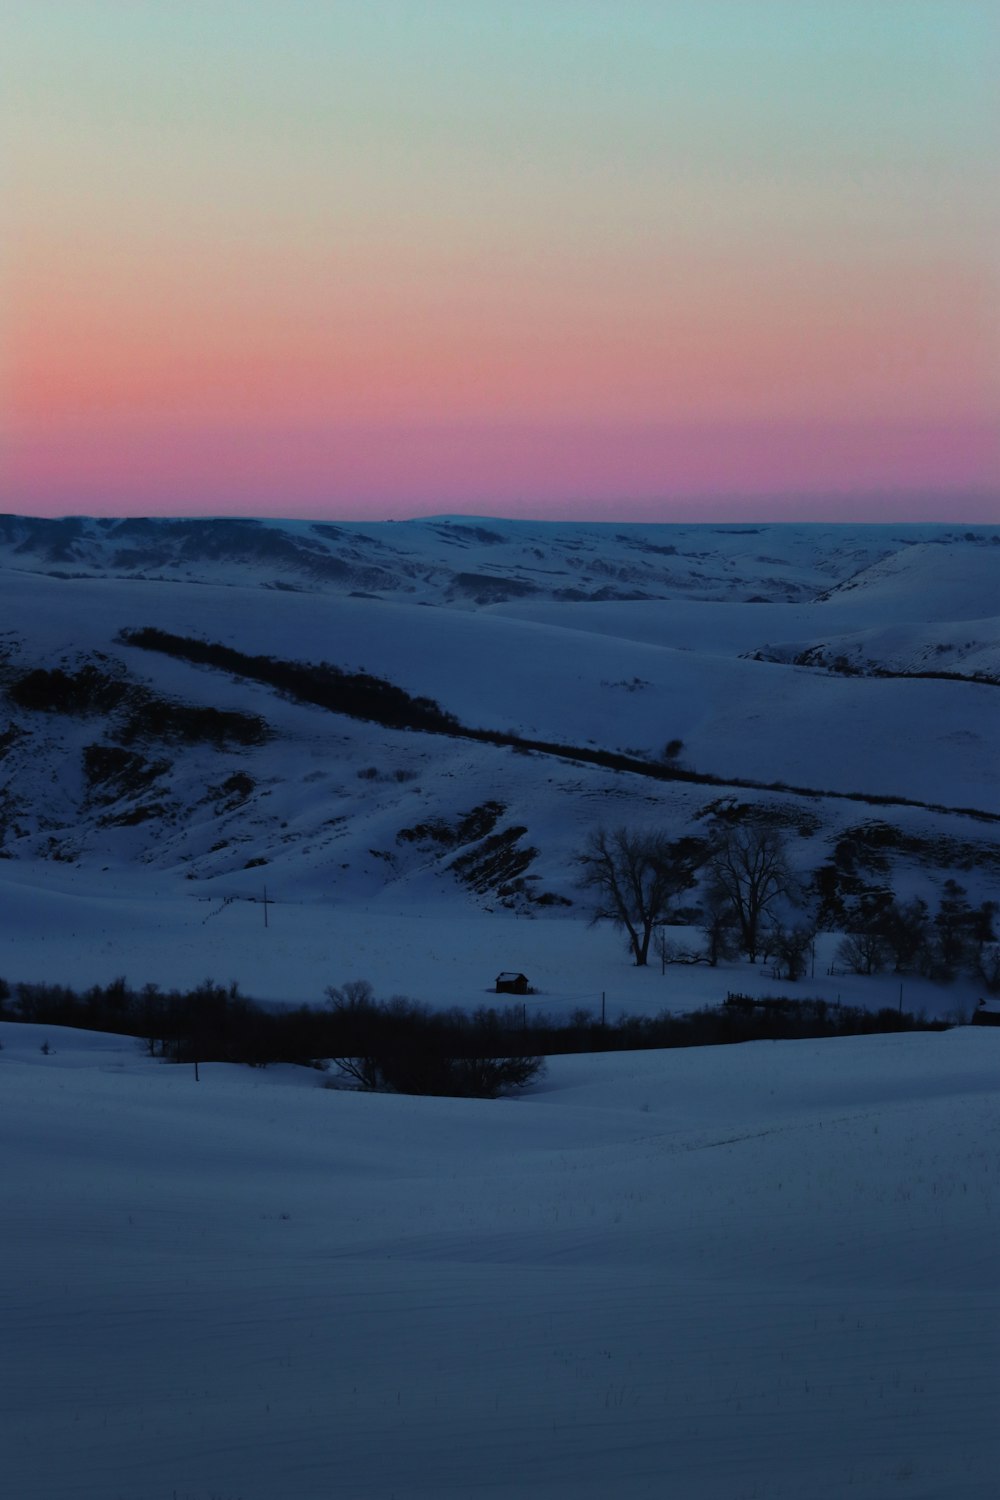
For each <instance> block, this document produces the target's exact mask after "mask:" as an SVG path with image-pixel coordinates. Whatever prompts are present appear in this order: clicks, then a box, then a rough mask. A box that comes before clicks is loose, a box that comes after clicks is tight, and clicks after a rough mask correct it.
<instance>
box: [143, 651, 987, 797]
mask: <svg viewBox="0 0 1000 1500" xmlns="http://www.w3.org/2000/svg"><path fill="white" fill-rule="evenodd" d="M119 639H120V640H121V641H122V642H123V643H124V644H125V645H128V646H139V647H142V648H143V649H144V650H147V651H162V652H165V653H166V654H167V655H169V656H174V657H177V658H179V659H180V660H182V661H189V662H193V663H196V664H200V665H204V666H210V667H215V668H217V669H220V670H222V671H225V672H230V673H232V674H234V675H235V676H238V677H245V678H249V679H251V680H253V681H254V682H262V683H264V684H266V685H267V686H269V687H274V688H277V689H278V691H280V692H283V693H285V694H286V695H287V696H289V697H291V698H295V699H298V701H300V702H302V703H313V704H316V705H318V706H319V707H321V708H325V709H328V710H330V711H331V712H333V713H341V714H347V715H349V716H350V717H352V718H356V719H362V720H366V721H368V722H371V723H375V724H383V725H386V726H387V727H388V728H392V729H420V730H425V731H427V732H430V733H432V734H447V735H452V736H456V737H461V738H463V739H468V740H475V741H477V742H478V743H480V744H488V745H497V746H500V747H506V748H509V749H512V750H516V751H519V752H522V753H524V754H536V755H552V756H556V757H558V758H559V759H562V760H571V761H575V762H578V763H579V764H581V765H594V766H600V767H601V768H602V769H604V770H609V771H624V772H629V773H631V774H633V775H637V776H647V777H651V778H652V779H654V780H657V781H686V782H691V783H693V784H697V785H701V786H718V787H730V786H732V787H745V788H748V789H754V790H759V791H772V792H786V793H788V794H790V795H792V796H796V797H835V798H840V799H845V800H848V801H856V802H864V803H869V804H872V805H874V806H881V807H889V806H894V807H922V808H926V809H928V810H930V811H934V812H953V813H955V812H957V813H964V814H967V815H968V816H970V817H974V818H977V819H982V820H984V821H988V822H1000V815H998V814H993V813H984V812H981V811H980V810H979V809H976V808H964V807H957V808H954V807H945V806H943V805H941V804H938V803H933V802H920V801H918V800H916V799H914V798H912V797H890V796H885V795H882V794H879V793H872V792H838V791H831V790H829V789H827V790H822V789H818V788H816V787H802V786H793V785H790V784H789V783H786V782H781V781H774V782H761V781H752V780H749V779H747V778H745V777H737V776H717V775H713V774H712V773H710V772H706V771H694V770H691V769H690V768H688V767H685V766H681V765H678V764H677V763H676V760H675V758H674V757H675V755H676V753H677V749H676V748H675V747H679V746H680V742H679V741H671V742H670V744H669V745H668V747H667V751H666V753H665V759H663V760H655V759H645V758H644V757H643V756H642V755H641V754H628V753H624V754H623V753H621V752H618V751H612V750H600V749H595V748H593V747H592V746H582V745H565V744H561V743H559V742H557V741H553V740H536V739H528V738H525V737H524V736H522V735H519V734H514V733H512V732H505V731H503V730H495V729H476V728H473V727H471V726H470V725H467V724H462V723H461V722H460V721H459V719H457V718H456V716H455V715H454V714H452V713H449V712H448V711H447V710H446V709H443V708H442V707H441V706H440V704H438V703H436V702H435V701H434V700H433V699H432V698H426V697H414V696H413V695H412V694H410V693H408V692H406V691H405V690H404V689H403V688H400V687H397V686H396V684H395V683H392V682H389V681H387V680H386V679H385V678H382V677H374V676H372V675H371V674H370V673H367V672H348V671H344V670H342V669H341V668H340V667H335V666H333V665H331V664H330V663H329V662H319V663H309V662H296V661H283V660H280V659H279V658H276V657H271V656H250V655H248V654H247V653H245V652H243V651H237V650H235V649H234V648H233V647H231V646H223V645H221V644H219V643H218V642H214V641H206V640H200V639H197V638H195V637H193V636H180V635H174V634H172V633H171V632H170V631H166V630H160V629H159V628H157V627H155V626H148V625H147V626H142V627H138V628H132V629H125V630H122V631H121V632H120V634H119Z"/></svg>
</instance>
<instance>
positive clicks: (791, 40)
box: [0, 0, 1000, 521]
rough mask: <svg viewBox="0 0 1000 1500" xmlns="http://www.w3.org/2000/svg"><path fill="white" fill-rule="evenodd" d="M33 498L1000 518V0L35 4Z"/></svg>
mask: <svg viewBox="0 0 1000 1500" xmlns="http://www.w3.org/2000/svg"><path fill="white" fill-rule="evenodd" d="M3 30H4V41H3V51H4V54H5V55H4V60H3V63H2V68H3V76H2V78H0V85H2V95H3V97H2V102H0V111H2V117H0V129H2V136H3V156H4V162H5V166H4V178H5V198H6V199H7V200H8V202H9V204H10V205H12V211H8V213H7V215H6V223H7V235H6V236H5V249H4V251H3V259H4V262H5V263H4V266H3V280H4V290H3V303H4V304H5V305H4V313H3V323H4V328H3V340H4V344H5V346H6V361H5V363H6V366H7V370H6V378H5V382H4V385H5V395H4V402H3V407H4V411H3V420H2V431H0V438H2V442H3V448H4V450H5V457H4V473H3V496H2V502H0V508H2V509H4V510H8V511H23V512H28V513H32V514H45V515H58V514H67V513H76V514H79V513H92V514H100V515H121V514H131V515H139V514H141V515H152V514H173V515H190V514H245V515H253V514H257V515H273V516H325V517H341V518H345V519H351V518H353V519H384V518H387V517H390V516H393V517H397V518H402V517H404V516H412V515H419V514H430V513H441V512H465V513H473V512H475V513H479V514H493V515H508V516H518V515H525V516H536V517H550V518H556V517H579V518H586V519H615V520H619V521H624V520H628V519H636V520H654V519H655V520H681V519H683V520H691V519H717V518H720V517H726V518H740V517H751V516H752V517H754V518H756V519H782V518H794V519H803V520H811V519H833V520H838V519H843V520H849V519H863V520H879V519H899V520H905V519H911V520H920V519H941V520H964V521H977V520H979V521H990V520H993V521H995V520H1000V501H998V492H1000V432H998V412H1000V353H998V351H1000V250H998V246H1000V196H998V192H997V159H998V156H997V146H998V130H997V124H998V111H997V103H996V94H997V80H998V78H1000V6H997V5H995V4H994V3H992V0H990V3H986V0H983V3H979V0H4V5H3Z"/></svg>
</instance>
